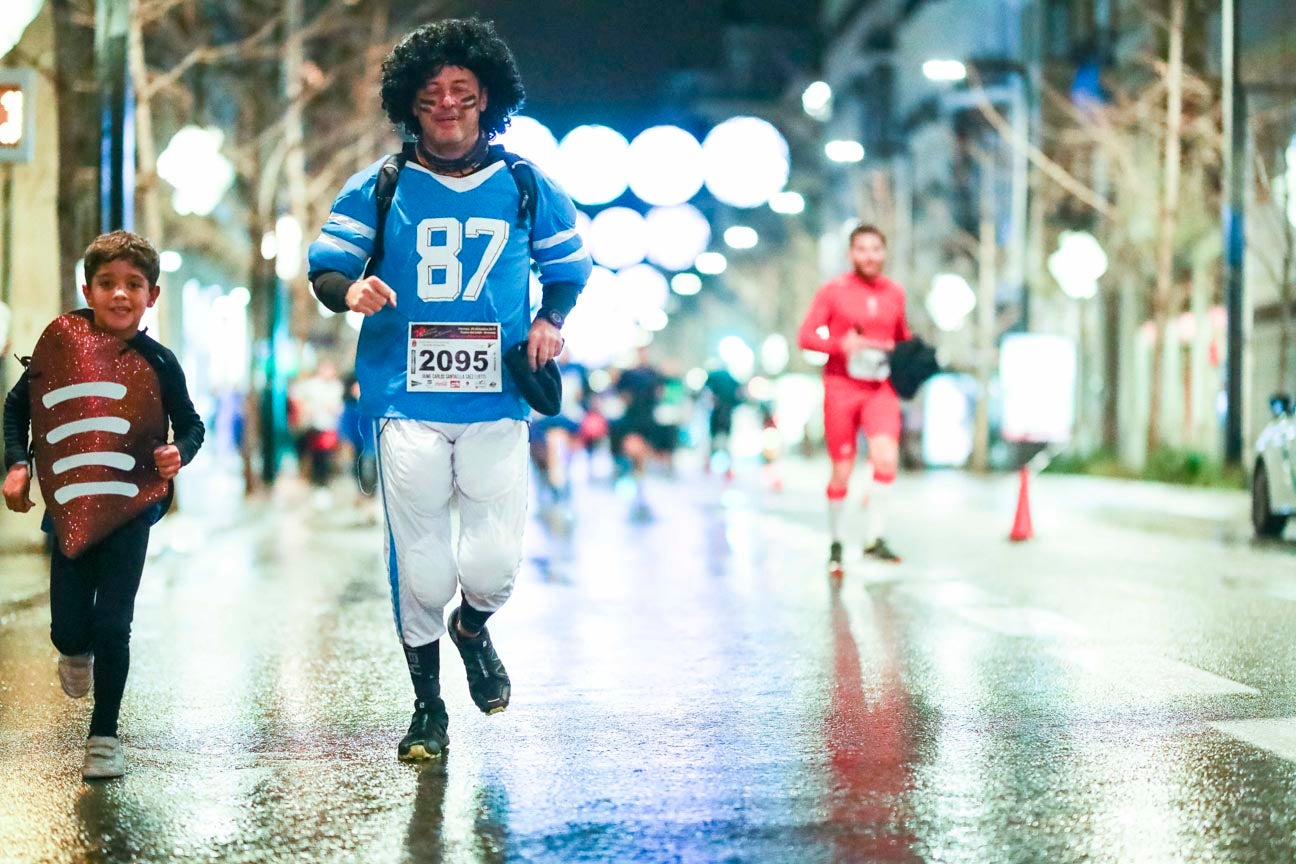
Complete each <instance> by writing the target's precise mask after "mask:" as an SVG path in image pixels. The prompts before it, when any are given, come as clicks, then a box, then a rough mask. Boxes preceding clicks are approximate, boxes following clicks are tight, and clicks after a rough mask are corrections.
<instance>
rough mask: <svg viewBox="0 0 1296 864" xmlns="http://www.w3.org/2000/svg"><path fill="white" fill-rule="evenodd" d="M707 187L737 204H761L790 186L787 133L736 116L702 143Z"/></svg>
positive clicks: (725, 200) (741, 205) (753, 120)
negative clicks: (785, 135)
mask: <svg viewBox="0 0 1296 864" xmlns="http://www.w3.org/2000/svg"><path fill="white" fill-rule="evenodd" d="M702 155H703V165H704V167H705V172H706V186H707V189H709V190H710V191H711V194H712V195H714V196H715V197H716V198H717V199H718V200H720V201H722V202H724V203H725V204H729V205H731V206H733V207H759V206H760V205H762V204H764V203H765V202H766V201H768V200H769V199H770V198H771V197H773V196H774V194H775V193H777V192H781V191H782V190H783V187H784V186H785V185H787V181H788V173H789V171H790V170H791V166H790V162H789V159H788V145H787V141H785V140H784V138H783V135H782V134H781V133H780V132H779V131H778V130H777V129H775V128H774V127H773V126H772V125H770V124H769V123H768V122H766V121H764V120H761V119H760V118H758V117H733V118H730V119H729V120H726V121H724V122H723V123H721V124H720V125H718V126H716V127H715V128H714V129H712V130H711V132H710V133H709V134H708V135H707V136H706V140H704V141H703V142H702Z"/></svg>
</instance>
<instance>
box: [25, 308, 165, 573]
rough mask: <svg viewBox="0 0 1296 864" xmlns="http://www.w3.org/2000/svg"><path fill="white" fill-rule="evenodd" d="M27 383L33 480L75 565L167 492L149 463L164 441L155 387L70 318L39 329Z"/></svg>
mask: <svg viewBox="0 0 1296 864" xmlns="http://www.w3.org/2000/svg"><path fill="white" fill-rule="evenodd" d="M28 377H29V380H30V382H31V384H30V398H31V424H32V452H33V455H34V458H35V462H36V476H37V477H38V478H39V479H40V485H41V491H42V493H43V494H44V497H45V504H46V507H47V508H48V510H49V513H50V517H51V518H52V520H53V522H54V534H55V536H56V537H57V538H58V542H59V547H60V548H61V549H62V551H63V554H64V555H66V556H67V557H69V558H75V557H77V556H78V555H80V554H81V553H82V552H84V551H85V550H86V549H88V548H89V547H91V546H93V545H94V544H95V543H98V542H99V541H100V540H102V539H103V538H105V537H107V536H108V535H109V534H111V533H112V532H113V531H115V530H117V529H118V528H120V527H121V526H123V525H125V524H126V523H127V522H130V521H131V520H132V519H134V518H135V517H137V516H139V515H140V514H141V513H143V512H144V511H145V510H147V509H148V508H149V507H151V506H152V505H154V504H156V503H158V502H159V501H164V500H166V498H167V496H168V495H169V494H170V482H169V481H166V480H163V479H162V477H161V476H160V475H159V474H158V472H157V467H156V466H155V464H154V461H153V451H154V449H156V448H157V447H161V446H163V445H164V444H166V443H167V418H166V413H165V411H164V410H163V407H162V397H161V385H160V382H159V381H158V375H157V372H156V371H155V370H154V369H153V367H152V366H151V365H149V362H148V361H147V360H145V359H144V357H143V356H141V355H140V353H139V352H138V351H135V350H134V349H132V348H131V347H130V346H128V345H127V344H126V343H125V342H123V341H122V340H120V339H118V338H117V337H116V336H113V335H111V334H109V333H105V332H104V331H102V330H98V329H96V328H95V327H94V325H93V324H92V323H91V322H90V321H88V320H86V319H85V318H83V317H81V316H79V315H74V314H68V315H63V316H61V317H59V318H57V319H55V320H54V321H53V322H52V323H51V324H50V325H49V326H48V327H46V328H45V332H44V333H42V334H41V337H40V339H39V340H38V341H37V343H36V349H35V351H33V352H32V358H31V365H30V366H28Z"/></svg>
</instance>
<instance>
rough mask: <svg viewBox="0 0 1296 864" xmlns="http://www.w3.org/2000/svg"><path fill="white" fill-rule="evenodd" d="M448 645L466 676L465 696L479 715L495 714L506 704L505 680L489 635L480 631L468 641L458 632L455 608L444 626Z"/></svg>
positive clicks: (507, 695)
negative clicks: (476, 708) (452, 646)
mask: <svg viewBox="0 0 1296 864" xmlns="http://www.w3.org/2000/svg"><path fill="white" fill-rule="evenodd" d="M447 626H448V629H449V631H450V641H451V642H453V643H454V644H455V647H456V648H458V649H459V656H460V657H462V658H463V661H464V671H465V672H467V673H468V695H470V696H472V700H473V702H474V703H476V705H477V707H478V708H480V709H481V711H482V713H483V714H498V713H499V712H501V711H503V710H504V709H505V708H507V707H508V704H509V691H510V684H509V677H508V672H506V671H505V670H504V664H503V663H502V662H500V658H499V655H498V654H496V653H495V646H493V645H492V644H491V640H490V632H489V631H488V630H487V629H486V628H485V627H483V628H482V629H481V632H480V633H478V634H477V635H476V636H475V637H473V638H472V639H469V638H467V637H466V636H464V635H462V634H461V633H460V632H459V607H455V610H454V611H453V612H451V613H450V621H449V624H448V625H447Z"/></svg>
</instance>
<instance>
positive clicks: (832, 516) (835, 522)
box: [828, 499, 846, 543]
mask: <svg viewBox="0 0 1296 864" xmlns="http://www.w3.org/2000/svg"><path fill="white" fill-rule="evenodd" d="M845 510H846V501H845V500H844V499H839V500H837V501H829V502H828V533H829V534H831V535H832V542H834V543H840V542H841V538H842V535H841V523H842V513H843V512H844V511H845Z"/></svg>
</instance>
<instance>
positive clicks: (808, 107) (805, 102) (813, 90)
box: [801, 81, 833, 120]
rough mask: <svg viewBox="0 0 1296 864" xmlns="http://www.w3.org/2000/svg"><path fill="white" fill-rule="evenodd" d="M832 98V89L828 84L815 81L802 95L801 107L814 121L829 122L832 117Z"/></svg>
mask: <svg viewBox="0 0 1296 864" xmlns="http://www.w3.org/2000/svg"><path fill="white" fill-rule="evenodd" d="M832 98H833V92H832V87H830V86H828V82H827V81H815V82H814V83H813V84H811V85H810V86H808V87H806V89H805V92H803V93H802V94H801V107H802V108H804V109H805V113H807V114H809V115H810V116H811V117H813V118H814V119H816V120H827V119H828V118H829V117H831V116H832Z"/></svg>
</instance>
